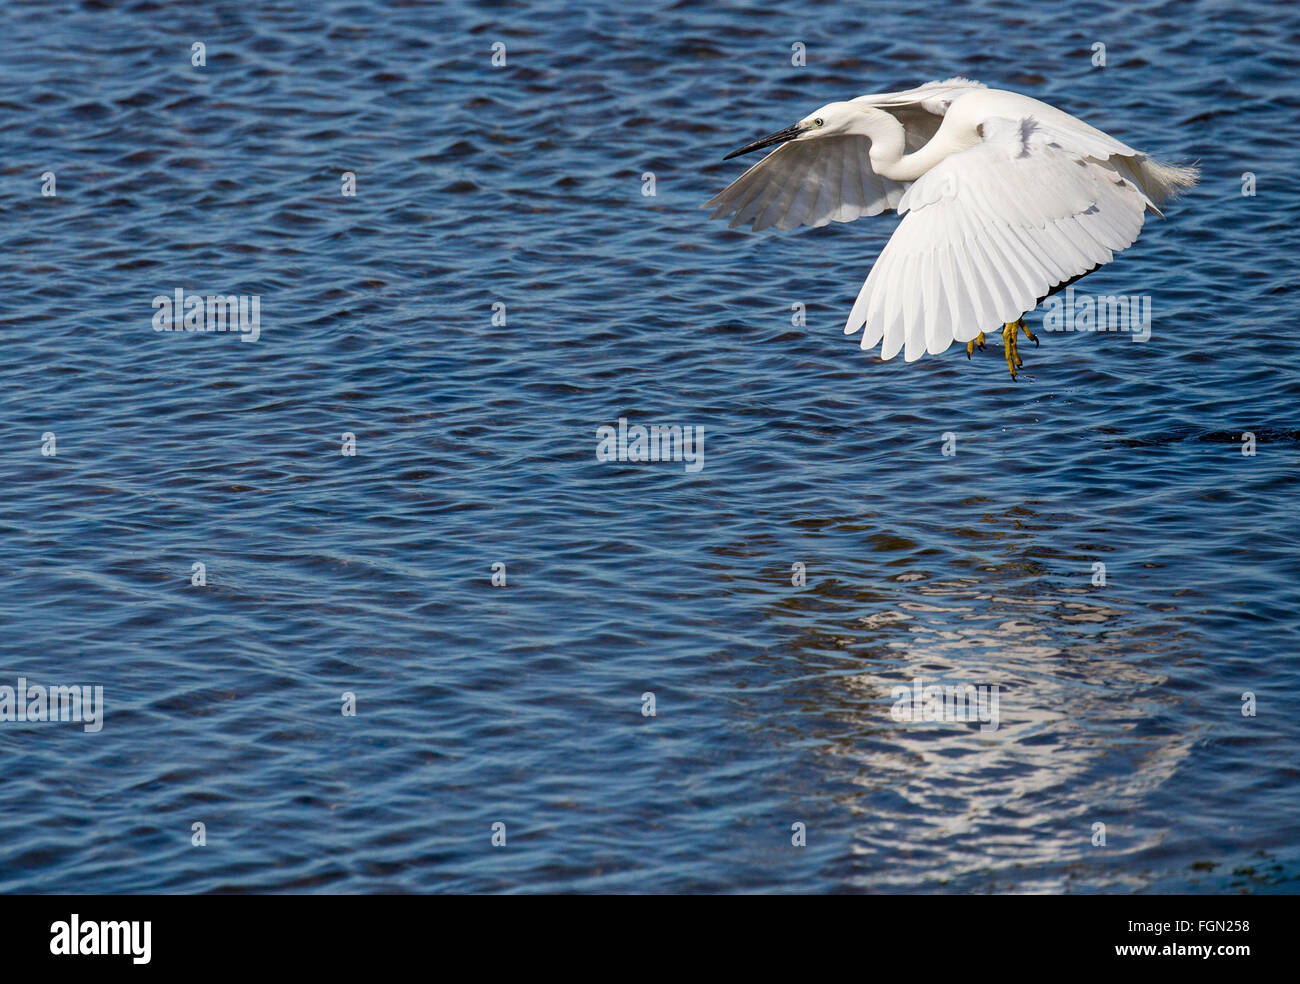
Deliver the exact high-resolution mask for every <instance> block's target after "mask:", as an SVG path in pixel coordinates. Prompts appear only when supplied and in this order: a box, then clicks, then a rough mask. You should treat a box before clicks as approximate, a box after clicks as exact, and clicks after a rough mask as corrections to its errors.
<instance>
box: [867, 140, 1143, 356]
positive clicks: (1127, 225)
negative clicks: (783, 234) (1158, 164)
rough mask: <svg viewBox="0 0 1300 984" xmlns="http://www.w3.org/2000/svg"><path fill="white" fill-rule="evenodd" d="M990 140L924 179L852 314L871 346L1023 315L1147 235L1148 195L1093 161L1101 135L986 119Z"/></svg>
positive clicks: (913, 349) (927, 347)
mask: <svg viewBox="0 0 1300 984" xmlns="http://www.w3.org/2000/svg"><path fill="white" fill-rule="evenodd" d="M982 126H983V129H984V139H983V142H981V143H979V144H977V145H975V146H974V147H971V148H970V149H968V150H964V151H961V152H960V153H957V154H953V155H952V156H950V157H947V158H945V159H944V160H943V161H941V162H940V163H939V164H937V165H935V166H934V167H933V168H931V169H930V170H929V171H927V172H926V173H925V174H924V175H923V176H922V177H921V178H919V179H918V180H917V181H916V182H915V183H913V184H912V185H911V186H910V187H909V188H908V190H907V192H906V193H905V194H904V195H903V197H902V199H901V200H900V201H899V204H898V211H899V212H900V213H905V214H904V215H903V221H902V222H900V223H899V225H898V229H897V230H896V231H895V232H894V235H893V237H892V238H891V239H890V240H889V243H888V244H887V245H886V246H885V248H884V250H883V251H882V252H881V254H880V257H879V258H878V259H877V260H876V263H875V265H874V266H873V267H872V268H871V273H870V275H869V276H868V277H867V281H866V283H865V284H864V285H863V287H862V291H861V292H860V293H859V294H858V300H857V303H856V304H854V306H853V311H852V313H851V314H850V315H849V320H848V323H847V324H846V325H845V328H844V330H845V332H846V333H847V334H853V333H855V332H857V331H859V330H862V329H863V327H864V326H865V327H866V330H865V331H864V332H863V337H862V347H863V348H864V349H866V348H873V347H874V346H875V345H877V344H879V343H881V342H882V340H883V345H882V348H881V353H880V355H881V358H882V359H892V358H893V357H894V356H895V355H897V354H898V352H899V351H900V350H902V351H903V353H904V358H905V359H906V360H907V361H908V362H911V361H913V360H915V359H918V358H920V357H921V356H922V355H923V354H924V353H926V352H930V353H931V354H937V353H939V352H942V351H944V349H946V348H948V346H949V345H951V344H952V343H953V341H958V342H966V341H969V340H970V339H972V338H974V337H975V336H976V335H978V334H979V333H980V332H981V331H987V330H989V329H990V328H992V327H994V326H1000V325H1002V324H1005V323H1006V322H1010V321H1015V320H1016V319H1017V318H1019V317H1020V315H1022V314H1023V313H1024V312H1026V311H1030V310H1032V309H1033V308H1034V306H1035V305H1036V304H1037V303H1038V300H1039V298H1041V297H1043V296H1045V295H1046V294H1047V292H1048V291H1049V290H1050V289H1051V288H1052V287H1055V286H1056V285H1057V284H1061V283H1064V282H1065V281H1067V280H1070V279H1072V278H1074V277H1076V276H1078V275H1080V274H1082V273H1086V272H1087V271H1089V270H1091V269H1092V268H1093V267H1096V266H1099V265H1100V264H1102V263H1108V262H1110V260H1111V259H1112V258H1113V256H1114V253H1115V252H1116V251H1118V250H1121V249H1124V248H1125V247H1126V246H1129V245H1131V244H1132V243H1133V241H1134V240H1135V239H1137V236H1138V233H1139V232H1140V231H1141V229H1142V221H1143V215H1144V212H1145V210H1146V207H1147V205H1148V204H1150V202H1149V200H1148V199H1147V196H1146V195H1145V194H1144V193H1143V192H1142V191H1140V190H1139V189H1138V188H1137V187H1136V186H1135V185H1134V184H1132V183H1131V182H1129V181H1128V180H1127V179H1125V178H1124V177H1122V176H1120V175H1119V174H1117V173H1116V172H1115V171H1114V170H1113V169H1111V168H1108V167H1106V166H1104V165H1103V164H1101V163H1098V161H1097V160H1096V159H1095V158H1093V157H1092V156H1091V154H1090V151H1095V150H1096V141H1095V140H1094V139H1092V138H1090V137H1089V136H1087V135H1084V136H1076V135H1075V134H1073V133H1071V132H1069V131H1064V130H1059V129H1056V128H1053V127H1048V126H1043V125H1040V124H1037V123H1035V122H1034V121H1033V120H1032V119H1028V118H1026V119H1022V120H1007V119H999V118H996V117H995V118H991V119H987V120H985V121H984V122H983V124H982Z"/></svg>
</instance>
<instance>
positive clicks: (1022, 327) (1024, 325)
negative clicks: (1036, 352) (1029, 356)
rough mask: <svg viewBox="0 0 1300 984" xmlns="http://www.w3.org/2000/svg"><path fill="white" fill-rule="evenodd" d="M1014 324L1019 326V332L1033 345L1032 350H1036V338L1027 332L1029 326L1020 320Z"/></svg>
mask: <svg viewBox="0 0 1300 984" xmlns="http://www.w3.org/2000/svg"><path fill="white" fill-rule="evenodd" d="M1016 324H1018V325H1019V326H1020V330H1021V331H1023V332H1024V333H1025V337H1026V338H1027V339H1029V340H1030V341H1031V342H1033V343H1034V348H1038V336H1037V335H1035V334H1034V333H1033V332H1032V331H1030V330H1029V326H1028V325H1027V324H1025V319H1024V318H1021V319H1020V320H1019V321H1017V322H1016Z"/></svg>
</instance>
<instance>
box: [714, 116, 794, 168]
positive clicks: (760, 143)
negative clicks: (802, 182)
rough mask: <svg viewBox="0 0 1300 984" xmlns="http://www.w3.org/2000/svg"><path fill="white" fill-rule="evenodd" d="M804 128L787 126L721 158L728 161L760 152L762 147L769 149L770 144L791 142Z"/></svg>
mask: <svg viewBox="0 0 1300 984" xmlns="http://www.w3.org/2000/svg"><path fill="white" fill-rule="evenodd" d="M803 131H804V127H803V124H801V123H795V124H794V125H793V126H787V127H786V128H785V129H784V130H777V131H776V133H769V134H768V135H767V136H766V137H762V138H760V139H758V140H755V141H754V142H753V143H748V144H745V146H743V147H741V148H740V149H739V150H733V151H732V152H731V153H730V154H728V155H727V156H726V157H724V158H723V160H724V161H729V160H731V159H732V158H733V157H739V156H740V155H741V154H749V153H752V152H754V151H756V150H762V149H763V148H764V147H770V146H772V144H778V143H785V142H786V141H787V140H793V139H794V138H795V137H797V136H799V134H801V133H803Z"/></svg>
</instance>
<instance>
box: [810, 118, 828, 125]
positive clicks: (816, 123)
mask: <svg viewBox="0 0 1300 984" xmlns="http://www.w3.org/2000/svg"><path fill="white" fill-rule="evenodd" d="M825 125H826V121H825V120H823V119H822V118H821V117H820V116H819V117H817V119H815V120H813V126H825Z"/></svg>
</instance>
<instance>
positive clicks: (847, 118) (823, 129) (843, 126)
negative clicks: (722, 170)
mask: <svg viewBox="0 0 1300 984" xmlns="http://www.w3.org/2000/svg"><path fill="white" fill-rule="evenodd" d="M861 122H862V107H861V106H858V105H856V104H854V103H851V102H833V103H827V104H826V105H825V106H823V107H822V108H821V109H817V110H813V112H811V113H809V114H808V115H807V116H805V117H804V118H803V119H801V120H800V121H799V122H798V123H794V124H792V125H790V126H787V127H786V128H785V129H784V130H777V131H776V132H775V133H769V134H768V135H767V136H766V137H760V138H759V139H758V140H755V141H754V142H753V143H748V144H745V146H743V147H741V148H740V149H739V150H733V151H732V152H731V153H730V154H728V155H727V156H726V157H724V158H723V160H724V161H729V160H731V159H732V158H733V157H739V156H740V155H742V154H749V153H752V152H753V151H755V150H762V149H763V148H764V147H770V146H772V145H773V144H780V143H786V142H788V141H790V140H816V139H818V138H819V137H833V136H836V135H838V134H842V133H852V132H855V130H854V127H857V126H860V125H861Z"/></svg>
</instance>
